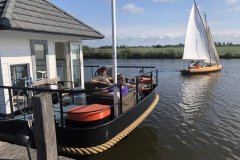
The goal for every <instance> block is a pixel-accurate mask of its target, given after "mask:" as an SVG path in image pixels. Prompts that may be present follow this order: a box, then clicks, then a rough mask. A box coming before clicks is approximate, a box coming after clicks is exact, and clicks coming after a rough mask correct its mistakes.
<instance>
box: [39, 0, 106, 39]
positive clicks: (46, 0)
mask: <svg viewBox="0 0 240 160" xmlns="http://www.w3.org/2000/svg"><path fill="white" fill-rule="evenodd" d="M43 1H45V2H46V3H48V4H50V5H52V6H53V7H54V8H56V9H58V10H60V11H62V12H63V13H64V14H66V15H68V16H70V17H72V18H73V19H74V20H76V21H77V22H79V23H81V24H83V25H85V26H87V27H88V28H90V29H92V30H93V31H95V32H96V33H97V34H99V35H100V36H99V37H103V38H104V37H105V36H104V35H103V34H102V33H100V32H99V31H97V30H95V29H93V28H92V27H90V26H89V25H87V24H85V23H83V22H82V21H80V20H79V19H77V18H75V17H74V16H72V15H71V14H69V13H67V12H66V11H64V10H62V9H61V8H59V7H57V6H56V5H54V4H53V3H51V2H49V1H48V0H43Z"/></svg>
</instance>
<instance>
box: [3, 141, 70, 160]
mask: <svg viewBox="0 0 240 160" xmlns="http://www.w3.org/2000/svg"><path fill="white" fill-rule="evenodd" d="M29 151H30V156H31V159H37V151H36V150H35V149H30V150H29ZM0 159H30V157H29V156H28V151H27V148H26V147H23V146H19V145H15V144H10V143H7V142H2V141H0ZM59 160H72V159H71V158H67V157H63V156H59Z"/></svg>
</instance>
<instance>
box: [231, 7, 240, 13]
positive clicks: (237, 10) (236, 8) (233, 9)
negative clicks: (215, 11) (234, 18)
mask: <svg viewBox="0 0 240 160" xmlns="http://www.w3.org/2000/svg"><path fill="white" fill-rule="evenodd" d="M228 12H240V6H236V7H233V8H229V9H228Z"/></svg>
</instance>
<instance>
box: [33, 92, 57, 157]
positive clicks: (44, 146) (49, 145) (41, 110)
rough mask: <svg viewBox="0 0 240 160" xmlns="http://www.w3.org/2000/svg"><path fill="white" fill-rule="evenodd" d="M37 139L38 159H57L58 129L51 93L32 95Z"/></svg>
mask: <svg viewBox="0 0 240 160" xmlns="http://www.w3.org/2000/svg"><path fill="white" fill-rule="evenodd" d="M32 106H33V114H34V128H35V140H36V148H37V159H38V160H43V159H46V160H57V159H58V154H57V143H56V130H55V123H54V116H53V109H52V97H51V94H46V93H45V94H44V93H42V94H38V95H35V96H34V97H32Z"/></svg>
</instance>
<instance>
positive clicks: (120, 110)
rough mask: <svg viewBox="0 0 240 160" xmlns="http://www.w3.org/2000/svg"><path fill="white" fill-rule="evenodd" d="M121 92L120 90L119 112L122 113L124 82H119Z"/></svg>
mask: <svg viewBox="0 0 240 160" xmlns="http://www.w3.org/2000/svg"><path fill="white" fill-rule="evenodd" d="M119 92H120V103H119V104H120V105H119V106H120V108H119V114H120V115H121V114H122V84H119Z"/></svg>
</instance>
